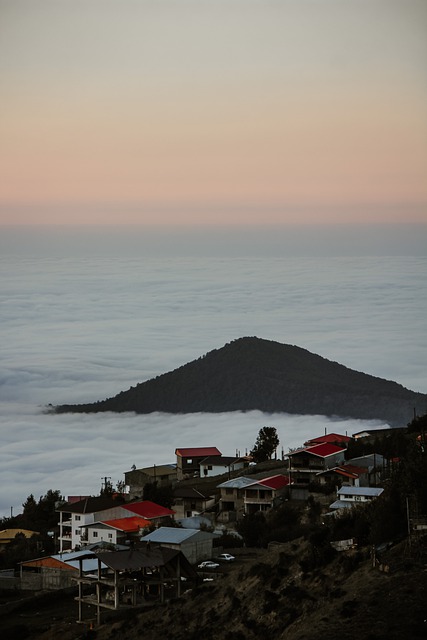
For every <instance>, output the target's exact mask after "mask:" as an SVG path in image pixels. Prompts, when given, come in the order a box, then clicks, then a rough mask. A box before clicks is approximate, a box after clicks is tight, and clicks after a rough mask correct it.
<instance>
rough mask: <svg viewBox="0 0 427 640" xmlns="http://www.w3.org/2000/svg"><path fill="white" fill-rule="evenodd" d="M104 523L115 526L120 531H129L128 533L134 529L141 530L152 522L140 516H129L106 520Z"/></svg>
mask: <svg viewBox="0 0 427 640" xmlns="http://www.w3.org/2000/svg"><path fill="white" fill-rule="evenodd" d="M104 524H108V526H109V527H113V528H114V529H118V530H119V531H127V532H128V533H132V532H133V531H139V530H140V529H143V528H144V527H149V526H150V525H151V522H150V521H149V520H146V519H145V518H141V517H139V516H130V517H129V518H116V519H115V520H105V521H104Z"/></svg>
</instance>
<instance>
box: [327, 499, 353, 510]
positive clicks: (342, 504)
mask: <svg viewBox="0 0 427 640" xmlns="http://www.w3.org/2000/svg"><path fill="white" fill-rule="evenodd" d="M353 506H354V503H353V502H349V501H348V500H335V502H333V503H332V504H330V505H329V508H330V509H349V508H351V507H353Z"/></svg>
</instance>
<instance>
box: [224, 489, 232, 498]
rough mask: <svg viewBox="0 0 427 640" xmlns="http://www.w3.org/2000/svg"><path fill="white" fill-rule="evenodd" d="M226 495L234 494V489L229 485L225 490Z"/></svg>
mask: <svg viewBox="0 0 427 640" xmlns="http://www.w3.org/2000/svg"><path fill="white" fill-rule="evenodd" d="M225 495H226V496H232V495H233V489H230V488H229V487H228V488H227V489H226V490H225Z"/></svg>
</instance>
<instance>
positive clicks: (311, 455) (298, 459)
mask: <svg viewBox="0 0 427 640" xmlns="http://www.w3.org/2000/svg"><path fill="white" fill-rule="evenodd" d="M345 451H346V450H345V448H343V447H339V446H337V445H336V444H329V443H324V444H323V443H322V444H316V445H313V446H310V447H304V448H301V449H296V450H295V451H291V452H290V453H288V460H289V475H290V477H291V478H292V482H293V483H295V484H309V483H310V482H313V481H316V475H317V474H318V473H319V472H320V471H325V470H326V469H330V468H331V467H335V466H337V465H340V464H341V463H343V462H344V456H345Z"/></svg>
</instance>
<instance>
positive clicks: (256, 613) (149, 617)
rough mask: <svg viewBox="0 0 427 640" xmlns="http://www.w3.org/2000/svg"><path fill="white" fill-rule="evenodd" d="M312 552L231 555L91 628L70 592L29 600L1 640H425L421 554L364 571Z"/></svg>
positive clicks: (363, 563)
mask: <svg viewBox="0 0 427 640" xmlns="http://www.w3.org/2000/svg"><path fill="white" fill-rule="evenodd" d="M239 551H240V553H239ZM313 551H314V550H313V547H312V546H311V545H310V544H309V543H308V542H307V541H304V540H302V539H299V540H295V541H293V542H290V543H287V544H283V545H280V546H277V547H275V548H273V549H271V550H261V549H241V550H237V551H236V550H233V553H235V554H236V556H237V557H236V561H235V562H234V563H232V566H226V567H222V568H221V569H220V570H219V571H218V572H217V574H216V579H215V580H214V581H213V582H206V583H204V584H201V585H200V586H197V587H196V588H194V589H191V590H190V591H188V592H187V593H186V594H184V595H183V597H182V598H180V599H176V600H172V601H171V602H170V603H168V604H165V605H163V606H162V605H157V606H154V608H152V609H147V610H146V611H145V612H142V613H138V612H129V611H128V612H125V613H123V614H122V615H121V618H120V619H115V620H114V619H113V618H112V616H110V615H109V613H108V612H107V613H105V614H104V616H105V620H104V621H103V622H104V623H103V624H102V625H101V626H100V627H98V628H96V630H94V631H93V632H90V631H87V626H85V625H78V624H77V623H76V622H75V620H76V617H77V603H76V602H75V601H74V599H73V596H72V595H70V594H65V595H62V596H61V595H60V594H53V595H52V594H50V596H49V599H48V600H46V601H44V603H42V602H40V601H39V602H36V603H35V604H33V605H30V604H27V605H26V606H25V610H24V611H17V612H14V613H12V614H10V615H5V616H4V618H3V626H2V628H3V631H4V632H5V633H6V634H7V636H5V637H7V638H8V639H9V640H15V639H16V640H17V639H18V638H19V639H20V640H21V639H22V638H33V639H34V640H35V639H37V640H56V639H57V638H62V640H75V639H76V638H96V639H97V640H112V639H113V638H114V639H116V640H136V639H137V638H142V637H144V638H145V639H146V640H159V639H163V638H169V637H173V638H175V639H176V640H195V639H196V638H199V637H200V634H201V632H202V634H203V637H204V638H206V640H213V639H224V640H252V639H255V638H261V637H263V638H277V640H282V639H283V640H285V639H286V640H318V638H328V639H329V640H342V639H343V638H346V639H347V640H359V639H360V638H363V639H366V640H401V639H402V638H414V639H415V638H425V633H426V624H427V623H426V617H427V616H426V613H427V610H426V601H427V600H426V599H427V573H426V571H425V557H424V558H422V557H420V556H418V554H417V556H416V557H412V558H411V557H409V556H408V554H407V547H406V543H405V542H403V543H401V544H400V545H398V546H397V547H394V548H392V549H391V550H389V551H388V552H386V555H385V556H384V562H385V563H386V564H387V566H388V567H389V572H388V573H384V572H381V571H379V570H378V569H374V568H372V564H371V562H370V559H369V549H367V548H365V549H363V550H362V549H361V550H355V551H349V552H345V553H343V554H338V553H335V554H333V555H332V556H331V557H330V558H328V560H327V561H326V562H325V561H323V562H320V563H319V561H318V560H316V557H315V554H313ZM316 565H319V566H316ZM92 614H93V616H95V612H94V610H93V611H92ZM108 618H109V620H108Z"/></svg>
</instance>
